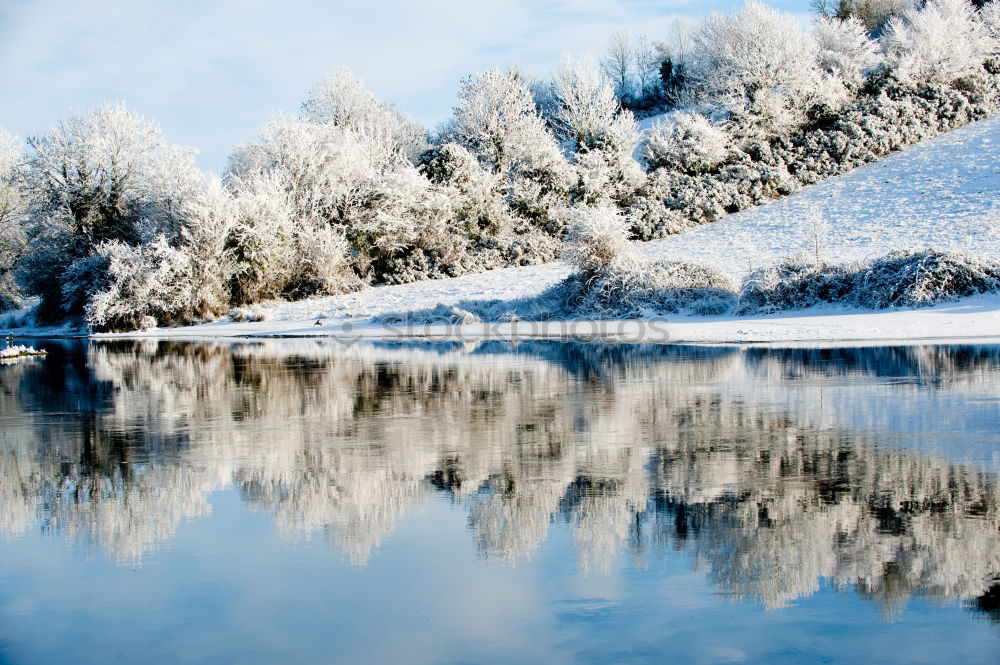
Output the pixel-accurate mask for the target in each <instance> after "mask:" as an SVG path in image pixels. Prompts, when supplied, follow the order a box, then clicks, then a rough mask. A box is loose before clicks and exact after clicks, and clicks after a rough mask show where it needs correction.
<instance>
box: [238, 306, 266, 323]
mask: <svg viewBox="0 0 1000 665" xmlns="http://www.w3.org/2000/svg"><path fill="white" fill-rule="evenodd" d="M229 319H230V320H232V321H235V322H236V323H244V322H251V323H259V322H261V321H267V319H268V316H267V310H265V309H264V308H263V307H261V306H259V305H247V306H244V307H236V308H234V309H232V310H230V312H229Z"/></svg>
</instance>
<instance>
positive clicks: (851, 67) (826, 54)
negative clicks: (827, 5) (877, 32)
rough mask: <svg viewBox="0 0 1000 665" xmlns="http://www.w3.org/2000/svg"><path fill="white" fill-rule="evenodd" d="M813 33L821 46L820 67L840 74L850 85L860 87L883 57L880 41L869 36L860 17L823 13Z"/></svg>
mask: <svg viewBox="0 0 1000 665" xmlns="http://www.w3.org/2000/svg"><path fill="white" fill-rule="evenodd" d="M812 35H813V38H814V39H815V40H816V45H817V47H818V48H819V53H818V63H819V67H820V69H822V70H823V71H825V72H827V73H829V74H832V75H834V76H837V77H838V78H840V80H842V81H843V82H844V84H845V85H846V86H847V87H848V88H850V89H853V90H857V89H858V88H859V87H860V86H861V85H862V83H863V82H864V77H865V76H866V75H868V73H869V72H870V71H872V70H873V69H874V68H875V67H876V66H877V65H878V63H879V61H880V57H879V52H878V44H877V43H876V42H875V41H874V40H872V39H869V37H868V31H867V30H866V29H865V26H864V24H863V23H862V22H861V21H860V20H859V19H857V18H854V17H848V18H845V19H837V18H827V17H820V18H819V19H818V20H817V21H816V22H815V23H814V24H813V26H812Z"/></svg>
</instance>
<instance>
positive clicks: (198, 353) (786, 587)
mask: <svg viewBox="0 0 1000 665" xmlns="http://www.w3.org/2000/svg"><path fill="white" fill-rule="evenodd" d="M32 343H35V345H36V346H46V347H47V348H48V349H49V350H50V355H49V356H48V357H46V358H44V359H39V360H27V361H21V362H17V363H14V364H8V365H3V366H0V453H2V457H0V511H2V512H0V534H2V537H0V662H2V663H109V662H118V663H546V664H550V663H664V662H678V663H857V662H872V663H875V662H878V663H941V662H955V663H980V662H982V663H996V662H998V660H1000V610H998V608H997V596H998V593H1000V530H998V527H1000V483H998V476H997V472H998V470H1000V435H998V434H997V430H998V429H1000V428H997V427H996V424H997V423H998V420H1000V401H998V399H997V398H998V397H1000V390H998V388H1000V347H991V346H977V347H969V346H952V347H881V348H869V349H840V350H837V349H830V350H804V349H786V350H780V349H763V348H745V349H741V348H736V347H712V348H706V347H678V346H662V347H657V346H613V345H597V344H571V343H528V344H520V345H516V346H510V345H504V344H486V345H480V346H478V347H474V348H472V347H462V346H449V345H437V346H432V345H392V346H364V347H363V346H355V347H340V346H337V345H335V344H326V343H317V342H312V341H309V342H305V341H274V342H265V343H233V344H203V345H198V344H178V343H156V342H143V343H131V342H127V343H126V342H115V343H98V342H67V341H56V340H49V341H44V340H39V341H34V342H32Z"/></svg>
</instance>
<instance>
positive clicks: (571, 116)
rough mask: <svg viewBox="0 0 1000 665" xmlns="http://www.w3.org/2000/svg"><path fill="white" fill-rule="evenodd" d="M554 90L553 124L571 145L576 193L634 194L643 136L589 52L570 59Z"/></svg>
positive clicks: (586, 196) (588, 197) (588, 198)
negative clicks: (636, 156) (637, 155)
mask: <svg viewBox="0 0 1000 665" xmlns="http://www.w3.org/2000/svg"><path fill="white" fill-rule="evenodd" d="M554 90H555V94H554V104H553V109H552V118H553V124H554V125H555V126H556V129H557V131H558V132H559V135H560V136H561V137H562V138H563V140H565V141H567V142H568V143H569V144H571V145H572V150H573V153H574V155H573V161H574V165H575V167H576V170H577V174H578V186H577V196H578V197H579V198H580V199H581V200H582V201H584V202H586V203H590V202H593V201H596V200H599V199H602V198H611V199H614V200H623V199H625V198H626V197H628V196H629V195H631V194H632V193H633V191H634V190H635V188H636V187H637V186H638V185H639V184H640V183H641V181H642V170H641V169H640V168H639V165H638V164H637V163H636V161H635V159H634V158H633V152H634V151H635V146H636V145H637V144H638V142H639V136H638V133H637V131H636V125H635V120H634V118H633V116H632V113H631V112H630V111H627V110H623V109H622V108H621V105H620V104H619V102H618V99H617V97H616V96H615V94H614V90H613V89H612V87H611V82H610V80H608V78H607V76H605V75H604V73H603V72H601V70H600V69H599V68H598V66H597V64H596V63H595V62H594V61H593V60H591V59H589V58H585V59H581V60H571V59H567V60H566V61H565V62H564V63H563V66H562V68H561V69H560V70H559V71H558V72H557V74H556V76H555V80H554Z"/></svg>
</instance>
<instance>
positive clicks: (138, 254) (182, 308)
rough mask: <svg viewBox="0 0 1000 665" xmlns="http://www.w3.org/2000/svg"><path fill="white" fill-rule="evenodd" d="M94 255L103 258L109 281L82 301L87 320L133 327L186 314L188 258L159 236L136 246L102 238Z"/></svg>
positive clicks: (189, 299) (104, 326)
mask: <svg viewBox="0 0 1000 665" xmlns="http://www.w3.org/2000/svg"><path fill="white" fill-rule="evenodd" d="M93 260H95V261H98V260H100V261H105V262H106V265H107V279H108V282H109V284H108V286H107V288H106V289H103V290H101V291H99V292H97V293H95V294H93V296H92V297H91V298H90V299H89V301H88V302H87V304H86V314H87V322H88V323H90V324H91V325H92V326H94V327H96V328H98V329H104V330H116V331H119V330H137V329H140V328H151V327H155V326H156V325H160V324H162V325H176V324H179V323H185V322H187V321H188V320H190V318H191V312H190V308H191V303H192V296H191V293H192V289H193V287H194V285H193V283H192V280H191V262H190V259H189V257H188V256H187V255H186V254H184V252H181V251H179V250H177V249H175V248H173V247H171V246H170V245H169V244H168V243H167V241H166V238H164V237H163V236H160V237H159V238H158V239H157V240H155V241H154V242H152V243H149V244H147V245H142V246H139V247H133V246H130V245H126V244H125V243H121V242H110V243H104V244H103V245H101V246H100V247H99V248H98V250H97V252H96V253H95V255H94V259H93Z"/></svg>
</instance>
